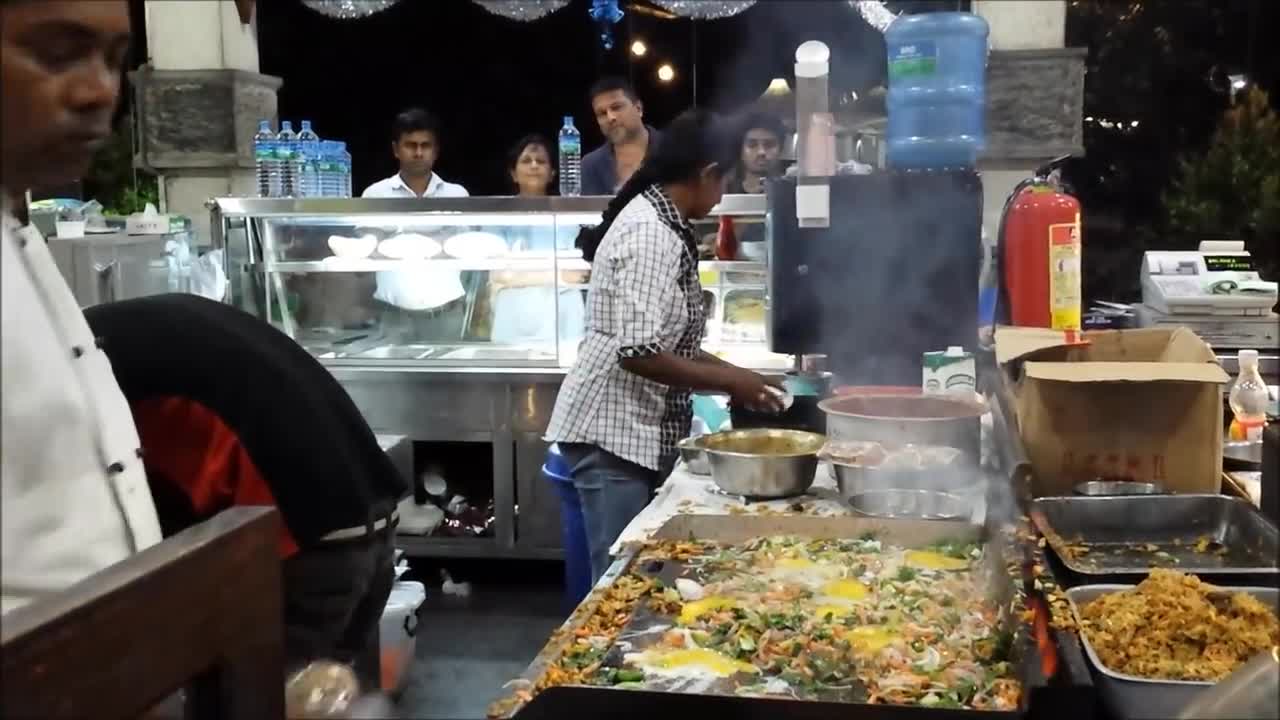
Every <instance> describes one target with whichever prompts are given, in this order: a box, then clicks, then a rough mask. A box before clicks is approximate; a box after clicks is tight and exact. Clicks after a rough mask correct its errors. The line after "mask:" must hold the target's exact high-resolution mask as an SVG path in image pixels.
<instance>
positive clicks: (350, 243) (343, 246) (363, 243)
mask: <svg viewBox="0 0 1280 720" xmlns="http://www.w3.org/2000/svg"><path fill="white" fill-rule="evenodd" d="M377 246H378V238H377V237H376V236H374V235H361V236H360V237H347V236H345V235H330V236H329V249H330V250H332V251H333V254H334V255H336V256H337V257H340V258H343V259H348V258H367V257H369V256H370V255H371V254H373V249H374V248H376V247H377Z"/></svg>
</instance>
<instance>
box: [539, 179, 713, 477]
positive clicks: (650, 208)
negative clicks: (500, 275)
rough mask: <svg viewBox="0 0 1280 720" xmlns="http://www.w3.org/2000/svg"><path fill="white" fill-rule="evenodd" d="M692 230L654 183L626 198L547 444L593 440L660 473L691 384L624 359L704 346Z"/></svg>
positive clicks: (683, 353)
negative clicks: (640, 369)
mask: <svg viewBox="0 0 1280 720" xmlns="http://www.w3.org/2000/svg"><path fill="white" fill-rule="evenodd" d="M706 321H707V318H706V311H705V310H704V309H703V305H702V283H701V282H700V281H699V280H698V251H697V241H696V240H695V236H694V232H693V228H692V227H691V226H690V225H689V223H687V222H686V221H685V220H684V218H682V217H681V216H680V212H679V211H678V210H677V209H676V207H675V205H673V204H672V202H671V198H670V196H668V195H667V193H666V191H664V190H663V189H662V188H661V187H659V186H657V185H654V186H651V187H649V188H648V189H646V190H645V191H644V192H643V193H641V194H640V195H638V196H636V198H635V199H634V200H632V201H631V202H630V203H627V206H626V207H625V208H623V209H622V212H621V213H619V214H618V217H617V218H616V219H615V220H614V221H613V225H611V226H610V227H609V231H608V232H607V233H605V236H604V239H603V240H602V241H601V243H600V247H599V249H598V250H597V251H596V257H595V261H594V262H593V263H592V267H591V289H590V291H589V292H588V294H587V320H586V324H587V330H586V337H585V338H584V340H583V341H582V345H581V346H580V347H579V348H578V359H577V361H576V362H575V363H574V364H573V367H572V368H571V369H570V370H569V373H568V375H567V376H566V377H565V381H564V384H563V385H561V387H560V396H559V398H558V399H557V400H556V407H555V411H554V412H553V413H552V415H551V423H550V425H549V426H548V428H547V434H546V439H547V441H549V442H576V443H588V444H592V445H596V446H598V447H600V448H603V449H604V450H607V451H608V452H610V453H613V454H614V455H617V456H618V457H620V458H622V459H624V460H629V461H631V462H633V463H636V464H637V465H641V466H643V467H646V468H649V469H651V470H656V471H660V472H661V471H665V470H667V469H669V468H670V467H671V466H672V464H673V461H674V460H675V456H676V443H677V442H679V441H680V439H681V438H683V437H684V436H685V435H687V434H688V433H689V423H690V420H691V419H692V410H691V409H690V405H689V395H690V391H689V389H688V388H676V387H668V386H666V385H663V384H661V383H657V382H654V381H652V380H647V379H645V378H642V377H640V376H639V375H635V374H633V373H630V372H627V371H626V370H623V369H622V367H621V365H620V364H619V362H620V361H621V360H622V359H624V358H636V357H646V356H652V355H656V354H658V353H660V352H670V353H673V354H675V355H678V356H680V357H684V358H695V357H697V356H698V354H699V349H700V347H701V344H702V338H703V333H704V330H705V327H706Z"/></svg>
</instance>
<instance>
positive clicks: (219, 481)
mask: <svg viewBox="0 0 1280 720" xmlns="http://www.w3.org/2000/svg"><path fill="white" fill-rule="evenodd" d="M133 419H134V423H135V424H136V425H137V427H138V436H139V438H140V439H141V440H142V448H143V459H144V462H145V463H146V466H147V473H148V475H151V476H152V477H159V478H162V479H163V481H164V482H171V483H174V484H175V485H177V486H178V487H179V489H181V490H182V493H183V494H184V495H186V496H187V498H188V499H189V500H190V501H191V507H192V509H193V510H194V511H195V513H196V515H197V516H199V517H202V518H204V517H213V516H214V515H216V514H218V513H219V512H221V511H223V510H226V509H227V508H230V507H233V506H236V505H270V506H272V507H275V505H276V499H275V496H274V495H272V493H271V488H270V487H268V486H267V483H266V480H264V479H263V477H262V475H261V474H260V473H259V472H258V468H257V467H255V466H254V464H253V460H252V459H251V458H250V457H249V454H248V453H247V452H245V449H244V446H243V445H241V444H240V439H239V438H238V437H236V434H235V432H234V431H233V430H232V429H231V428H230V427H228V426H227V425H226V423H224V422H222V419H221V418H220V417H218V416H217V414H215V413H214V412H213V411H211V410H209V409H208V408H206V407H205V406H204V405H201V404H200V403H197V402H194V401H191V400H187V399H186V398H180V397H161V398H147V399H145V400H140V401H138V402H135V403H133ZM277 547H278V549H279V552H280V557H281V558H287V557H290V556H291V555H293V554H294V553H296V552H298V544H297V542H296V541H295V540H294V539H293V536H292V535H291V534H290V533H289V530H288V528H286V527H284V525H283V524H282V525H281V528H280V541H279V543H278V546H277Z"/></svg>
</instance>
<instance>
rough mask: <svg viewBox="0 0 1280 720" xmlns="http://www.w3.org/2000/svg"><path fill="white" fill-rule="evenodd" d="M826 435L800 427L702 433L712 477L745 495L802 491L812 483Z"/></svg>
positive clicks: (774, 495) (798, 493) (735, 492)
mask: <svg viewBox="0 0 1280 720" xmlns="http://www.w3.org/2000/svg"><path fill="white" fill-rule="evenodd" d="M825 442H826V438H824V437H823V436H821V435H818V434H817V433H810V432H803V431H799V430H780V429H753V430H730V431H728V432H720V433H712V434H710V435H704V436H702V441H701V443H700V444H701V445H702V447H703V449H704V451H705V452H706V454H707V458H708V459H709V460H710V464H711V479H712V480H714V481H715V483H716V485H717V486H719V488H720V489H721V490H724V491H725V492H727V493H731V494H733V495H743V496H746V497H788V496H791V495H800V494H802V493H804V492H805V491H806V490H808V489H809V486H810V485H812V484H813V479H814V473H815V472H816V471H817V469H818V451H819V450H820V449H822V445H823V444H824V443H825Z"/></svg>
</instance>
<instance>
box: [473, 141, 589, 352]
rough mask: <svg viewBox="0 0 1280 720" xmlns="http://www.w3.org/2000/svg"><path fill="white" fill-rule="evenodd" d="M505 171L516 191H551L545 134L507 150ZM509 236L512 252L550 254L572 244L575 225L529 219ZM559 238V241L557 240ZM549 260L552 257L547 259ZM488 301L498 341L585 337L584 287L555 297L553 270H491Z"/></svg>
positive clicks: (544, 344) (566, 278) (539, 343)
mask: <svg viewBox="0 0 1280 720" xmlns="http://www.w3.org/2000/svg"><path fill="white" fill-rule="evenodd" d="M507 175H508V176H509V177H510V178H511V183H512V184H513V185H514V186H515V189H516V197H519V198H541V197H547V196H548V195H550V194H551V184H552V182H553V181H554V180H555V177H556V169H555V166H554V165H552V164H551V143H550V142H549V141H548V140H547V139H546V138H544V137H543V136H541V135H537V134H533V135H526V136H524V137H522V138H520V140H518V141H517V142H516V144H515V145H513V146H512V147H511V151H510V152H509V153H508V154H507ZM508 232H509V233H510V235H509V237H508V242H509V245H510V249H511V250H512V252H515V253H521V252H532V253H538V254H540V255H547V254H550V253H552V252H555V251H556V250H570V249H571V248H572V247H573V245H572V240H573V237H574V235H575V234H576V233H577V228H576V227H575V228H558V227H554V226H551V227H544V226H539V225H527V226H524V227H512V228H510V229H509V230H508ZM557 239H560V242H557ZM547 264H548V266H549V265H550V264H551V261H550V260H549V259H548V260H547ZM560 277H561V282H562V283H564V284H570V285H574V284H577V285H580V284H581V283H582V282H584V273H582V272H580V271H566V272H561V273H560ZM488 298H489V306H490V307H491V308H492V326H491V330H490V333H489V339H490V340H491V341H492V342H495V343H502V344H507V345H518V346H534V347H536V348H543V349H548V350H549V349H550V346H552V345H554V344H555V343H556V342H557V339H558V340H559V341H560V342H561V343H563V344H564V349H565V350H571V349H572V347H573V346H576V345H577V343H578V341H579V340H580V339H581V338H582V329H583V324H584V319H583V316H584V315H585V312H586V310H585V303H584V302H583V299H582V291H581V290H577V289H571V288H566V289H562V290H561V291H560V293H559V303H558V304H557V302H556V300H557V297H556V288H555V276H554V275H553V274H552V273H549V272H537V271H535V272H529V271H524V272H521V271H511V270H501V271H495V272H492V273H490V274H489V296H488Z"/></svg>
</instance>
